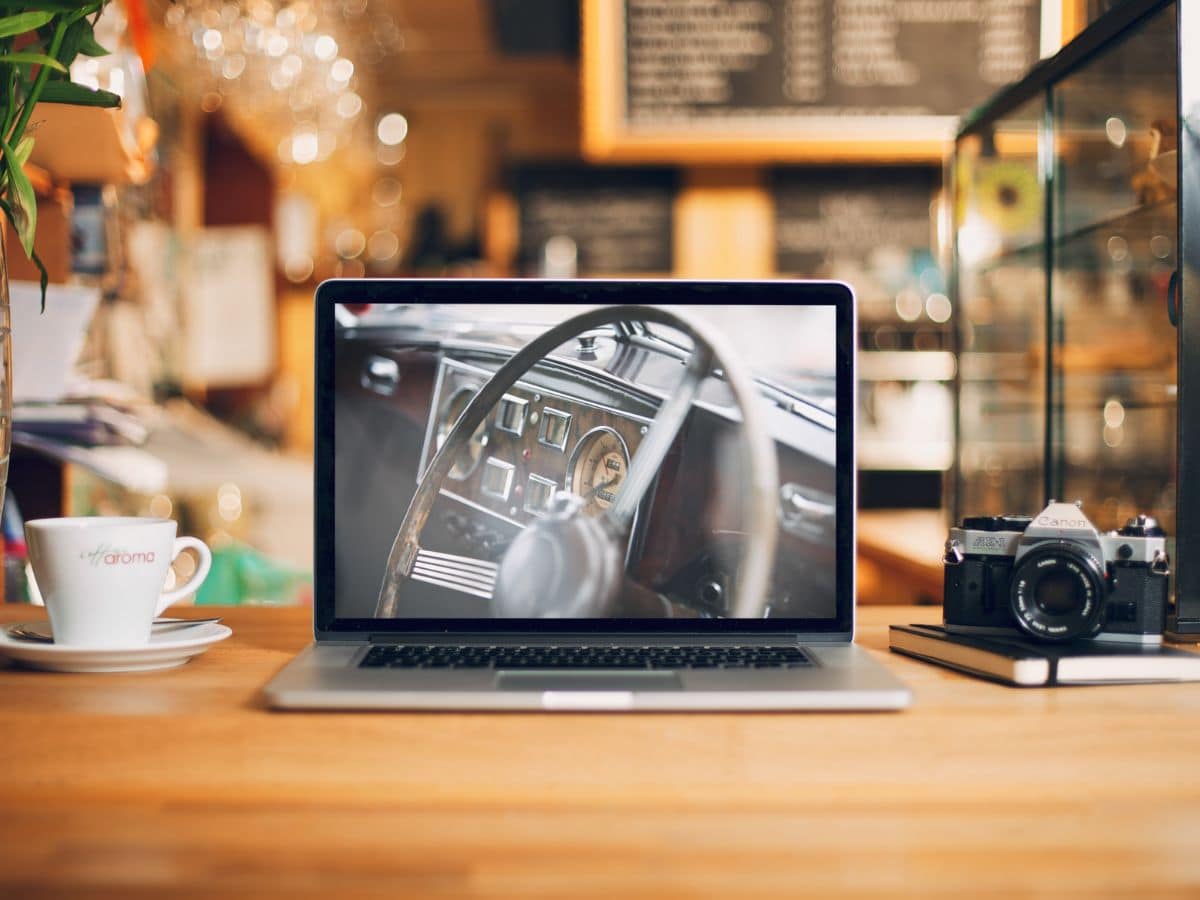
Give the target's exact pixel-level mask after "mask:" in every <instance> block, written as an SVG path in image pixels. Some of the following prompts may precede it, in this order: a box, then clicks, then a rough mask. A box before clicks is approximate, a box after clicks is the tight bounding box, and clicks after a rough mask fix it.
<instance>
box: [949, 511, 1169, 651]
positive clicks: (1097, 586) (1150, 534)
mask: <svg viewBox="0 0 1200 900" xmlns="http://www.w3.org/2000/svg"><path fill="white" fill-rule="evenodd" d="M944 562H945V582H944V588H945V590H944V602H943V619H944V624H945V627H946V630H947V631H952V632H957V633H961V634H1008V635H1012V634H1014V633H1016V634H1020V635H1021V636H1028V637H1033V638H1036V639H1038V640H1042V641H1069V640H1073V639H1077V638H1096V639H1098V640H1106V641H1113V640H1117V641H1131V642H1137V643H1148V644H1152V643H1161V641H1162V633H1163V629H1164V628H1165V626H1166V612H1167V591H1168V577H1169V575H1170V565H1169V560H1168V557H1167V542H1166V535H1165V534H1164V533H1163V530H1162V528H1160V527H1159V525H1158V523H1157V522H1156V521H1155V520H1154V519H1153V518H1151V517H1149V516H1138V517H1136V518H1134V519H1130V520H1129V522H1128V523H1127V524H1126V525H1125V527H1124V528H1122V529H1121V530H1120V531H1112V532H1108V533H1107V534H1101V533H1100V532H1099V531H1097V530H1096V527H1095V526H1094V525H1092V523H1091V522H1090V521H1089V520H1088V518H1087V516H1085V515H1084V514H1083V511H1082V510H1081V509H1080V508H1079V505H1078V504H1073V503H1058V502H1056V501H1053V500H1052V501H1051V502H1050V504H1049V505H1048V506H1047V507H1046V508H1045V509H1044V510H1042V511H1041V512H1040V513H1039V514H1038V515H1036V516H1033V517H1029V516H970V517H967V518H965V519H963V522H962V525H961V526H960V527H957V528H951V529H950V535H949V538H948V539H947V541H946V556H945V559H944Z"/></svg>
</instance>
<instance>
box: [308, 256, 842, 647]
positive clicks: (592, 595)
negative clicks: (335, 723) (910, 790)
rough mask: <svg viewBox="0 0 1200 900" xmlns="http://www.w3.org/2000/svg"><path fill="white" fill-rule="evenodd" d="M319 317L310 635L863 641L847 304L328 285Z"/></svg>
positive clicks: (815, 290)
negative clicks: (771, 633)
mask: <svg viewBox="0 0 1200 900" xmlns="http://www.w3.org/2000/svg"><path fill="white" fill-rule="evenodd" d="M317 313H318V353H317V358H318V374H317V383H318V402H317V416H318V419H317V434H318V448H317V498H318V508H317V555H318V559H317V603H318V611H317V612H318V615H317V622H318V630H334V631H337V630H345V629H350V630H370V631H388V630H393V629H395V630H405V631H413V630H429V629H436V630H442V629H451V630H454V629H462V630H470V629H479V628H483V629H497V628H498V629H501V630H506V629H512V630H524V629H529V628H535V629H542V630H545V629H548V630H558V631H561V630H589V631H594V630H607V629H614V630H623V631H627V630H649V631H659V630H666V631H671V630H683V631H690V632H692V631H706V630H712V631H722V630H729V629H737V628H738V627H739V624H745V623H747V622H748V621H749V622H751V623H752V624H753V626H754V627H755V629H756V630H776V629H781V630H782V629H787V630H790V631H804V632H822V631H825V632H839V633H845V632H848V631H849V629H850V627H851V615H852V613H851V609H852V598H853V550H852V546H853V515H852V510H853V478H854V474H853V459H852V457H853V449H852V448H853V434H852V410H853V344H854V339H853V309H852V301H851V299H850V294H849V291H848V290H847V289H845V288H844V287H842V286H840V285H832V284H800V283H794V282H774V283H745V284H715V283H714V284H696V283H687V282H620V283H617V282H610V283H598V282H514V281H503V282H501V281H439V282H417V281H404V280H401V281H386V282H384V281H381V282H371V281H367V282H364V281H350V282H329V283H326V284H325V285H322V287H321V289H320V291H319V292H318V298H317Z"/></svg>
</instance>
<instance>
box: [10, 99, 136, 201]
mask: <svg viewBox="0 0 1200 900" xmlns="http://www.w3.org/2000/svg"><path fill="white" fill-rule="evenodd" d="M33 122H34V123H36V125H37V131H36V132H35V134H36V139H35V141H34V146H33V155H32V157H31V161H32V162H33V163H34V164H35V165H38V166H41V167H42V168H44V169H47V170H48V171H49V172H50V174H51V175H52V176H53V177H54V178H56V179H62V180H66V181H71V182H82V183H89V184H143V183H145V181H146V180H147V179H148V178H149V177H150V172H151V162H150V158H149V152H150V150H151V149H152V148H153V146H154V138H155V136H156V133H157V127H156V126H155V124H154V122H153V120H151V119H143V120H141V121H140V122H138V123H137V126H136V129H134V128H131V127H130V124H129V122H128V120H127V118H126V116H125V113H123V112H122V111H121V110H119V109H103V108H101V107H95V106H68V105H66V104H61V103H39V104H38V106H37V109H36V110H34V114H33ZM135 130H136V132H137V137H134V136H133V132H134V131H135Z"/></svg>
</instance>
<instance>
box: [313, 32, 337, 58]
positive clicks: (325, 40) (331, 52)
mask: <svg viewBox="0 0 1200 900" xmlns="http://www.w3.org/2000/svg"><path fill="white" fill-rule="evenodd" d="M337 52H338V45H337V41H335V40H334V39H333V38H331V37H330V36H329V35H327V34H323V35H321V36H320V37H319V38H317V39H316V41H314V42H313V56H315V57H316V58H317V59H319V60H321V61H322V62H324V61H327V60H331V59H333V58H334V57H335V56H337Z"/></svg>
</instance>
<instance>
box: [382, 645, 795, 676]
mask: <svg viewBox="0 0 1200 900" xmlns="http://www.w3.org/2000/svg"><path fill="white" fill-rule="evenodd" d="M359 665H360V666H362V667H363V668H370V669H378V668H393V669H415V668H421V669H447V668H455V669H525V670H528V669H716V668H725V669H747V668H755V669H770V668H788V669H795V668H805V667H807V666H811V665H812V661H811V660H810V659H809V658H808V656H807V655H806V654H805V653H804V651H803V650H801V649H800V648H799V647H743V646H737V647H675V646H664V647H622V646H596V645H589V646H578V647H567V646H532V647H530V646H519V647H495V646H490V647H489V646H482V645H479V644H468V645H461V646H459V645H454V644H430V645H418V644H404V645H394V646H388V645H380V646H377V647H372V648H371V649H370V650H368V651H367V654H366V656H364V657H363V660H362V662H361V663H359Z"/></svg>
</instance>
